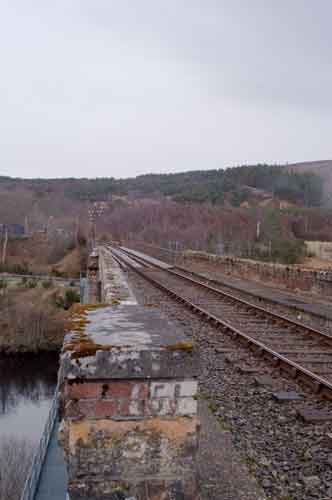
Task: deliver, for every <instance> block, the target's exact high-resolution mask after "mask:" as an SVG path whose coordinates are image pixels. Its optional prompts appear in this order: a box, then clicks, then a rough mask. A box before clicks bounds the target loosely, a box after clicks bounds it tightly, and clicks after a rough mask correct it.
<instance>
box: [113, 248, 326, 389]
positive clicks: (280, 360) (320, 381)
mask: <svg viewBox="0 0 332 500" xmlns="http://www.w3.org/2000/svg"><path fill="white" fill-rule="evenodd" d="M118 257H119V258H120V259H121V257H120V256H119V254H118ZM133 260H135V259H133ZM126 264H127V266H128V267H129V268H130V269H132V270H133V271H134V272H136V273H137V274H138V275H140V276H141V277H142V278H144V279H145V280H147V281H149V282H150V283H151V284H152V285H154V286H155V287H156V288H159V289H160V290H161V291H163V292H165V293H167V294H168V295H169V296H171V297H172V298H174V299H175V300H177V301H178V302H180V303H182V304H183V305H184V306H185V307H187V308H188V309H190V310H191V311H193V312H195V313H197V314H199V315H200V316H202V317H204V318H205V319H206V320H207V321H209V322H211V323H212V324H213V325H214V326H215V327H218V328H220V329H221V330H222V331H223V333H226V334H231V335H232V336H233V337H235V338H238V339H240V340H242V341H244V342H245V343H246V344H248V345H250V347H251V348H252V349H253V350H254V351H255V352H256V353H258V354H261V355H263V356H264V357H267V358H269V359H270V360H272V362H273V364H275V366H277V365H279V364H280V366H281V367H282V368H283V369H284V370H285V371H286V372H287V373H288V374H290V375H291V376H292V377H293V378H298V379H299V380H301V381H302V382H303V383H305V384H308V385H309V386H310V387H311V389H312V390H313V391H314V392H315V393H317V394H318V393H319V394H320V395H322V396H324V397H326V398H328V399H332V383H330V382H328V381H327V380H325V379H324V378H322V377H319V376H318V375H316V374H315V373H313V372H312V371H310V370H308V369H307V368H304V367H303V366H301V365H299V364H298V363H295V362H294V361H292V360H290V359H288V358H286V357H285V356H283V355H282V354H279V353H278V352H276V351H274V350H273V349H271V348H270V347H268V346H267V345H265V344H264V343H262V342H260V341H259V340H256V339H254V338H252V337H250V336H249V335H247V334H246V333H244V332H242V331H240V330H239V329H237V328H235V327H234V326H232V325H231V324H230V323H228V322H226V321H224V320H222V319H220V318H218V317H216V316H215V315H213V314H211V313H209V312H208V311H206V310H205V309H203V308H201V307H199V306H197V305H196V304H194V303H193V302H191V301H190V300H188V299H186V298H184V297H182V296H181V295H179V294H178V293H177V292H175V291H174V290H172V289H171V288H168V287H167V286H166V285H163V284H162V283H160V282H159V281H158V280H156V279H155V278H152V277H151V276H150V275H148V274H146V273H144V272H143V271H142V270H141V269H138V268H137V267H135V266H134V265H132V264H131V263H129V262H126ZM162 270H163V271H170V270H169V269H162ZM176 275H177V276H178V277H179V278H183V279H184V278H185V277H184V276H182V275H180V274H178V273H176ZM190 281H191V280H190ZM198 284H200V283H199V282H198ZM207 288H209V287H207ZM218 292H219V290H218ZM224 295H227V294H224ZM235 299H236V300H238V299H237V298H236V297H235ZM247 304H248V305H249V306H250V307H253V308H255V307H256V306H253V305H251V304H249V303H247ZM264 312H265V310H264ZM266 312H267V313H268V314H270V311H266ZM272 314H273V313H272ZM282 319H283V318H282ZM286 319H287V321H288V322H290V323H292V321H291V320H288V318H286ZM297 325H298V326H302V325H301V324H298V323H297ZM305 328H306V329H308V328H307V326H306V325H305ZM314 331H315V330H314ZM318 333H321V332H319V331H318ZM323 336H324V337H325V335H323ZM326 337H327V338H328V339H329V340H332V339H331V337H328V336H327V335H326ZM331 354H332V353H331Z"/></svg>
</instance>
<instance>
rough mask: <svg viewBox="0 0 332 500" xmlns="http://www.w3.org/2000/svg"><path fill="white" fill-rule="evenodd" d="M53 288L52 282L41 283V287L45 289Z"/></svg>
mask: <svg viewBox="0 0 332 500" xmlns="http://www.w3.org/2000/svg"><path fill="white" fill-rule="evenodd" d="M52 286H53V281H52V280H44V281H42V287H43V288H45V289H48V288H51V287H52Z"/></svg>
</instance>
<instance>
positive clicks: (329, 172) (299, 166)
mask: <svg viewBox="0 0 332 500" xmlns="http://www.w3.org/2000/svg"><path fill="white" fill-rule="evenodd" d="M288 169H289V170H291V171H293V172H313V173H315V174H316V175H319V176H320V177H321V178H322V179H323V193H324V202H325V203H328V204H329V205H330V206H332V160H322V161H311V162H309V161H307V162H302V163H293V164H291V165H288Z"/></svg>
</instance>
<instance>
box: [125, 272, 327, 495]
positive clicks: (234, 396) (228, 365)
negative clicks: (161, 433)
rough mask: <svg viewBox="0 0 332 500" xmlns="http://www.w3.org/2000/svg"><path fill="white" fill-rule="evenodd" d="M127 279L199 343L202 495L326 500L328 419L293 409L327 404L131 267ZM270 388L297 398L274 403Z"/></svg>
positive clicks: (138, 294)
mask: <svg viewBox="0 0 332 500" xmlns="http://www.w3.org/2000/svg"><path fill="white" fill-rule="evenodd" d="M129 278H130V282H131V286H132V288H133V291H134V293H135V295H136V297H137V299H138V301H139V302H140V303H142V304H146V305H147V304H149V307H151V304H154V306H155V307H159V308H160V309H161V310H162V312H163V313H164V314H165V315H166V316H167V317H168V319H169V320H170V321H173V322H174V323H176V326H177V327H178V328H179V327H180V328H182V330H183V332H184V333H185V334H186V335H187V336H188V337H191V338H193V339H194V340H195V345H196V348H197V349H198V350H199V355H200V356H199V358H200V380H199V382H200V396H199V411H200V418H201V423H202V431H201V439H200V447H199V457H198V462H199V463H198V472H199V475H200V482H201V491H202V500H207V499H209V500H214V499H220V500H221V499H222V500H242V499H247V500H251V499H252V500H263V499H276V500H293V499H294V500H314V499H319V500H328V499H332V449H331V448H329V443H328V440H327V439H326V434H327V433H328V432H329V431H330V422H325V423H322V424H319V425H318V424H303V423H302V421H300V420H299V418H298V416H297V410H298V409H299V408H302V407H304V406H305V407H312V408H315V409H324V410H328V411H331V412H332V403H331V402H329V401H324V400H321V399H319V398H318V397H316V396H315V395H314V394H312V393H311V392H308V391H307V390H306V389H305V387H303V386H299V385H298V384H297V383H296V382H295V381H294V380H292V379H288V378H287V377H286V376H285V375H284V374H282V373H280V372H279V371H278V370H277V369H276V368H273V367H271V366H270V365H269V364H268V363H267V362H266V361H265V360H264V359H262V358H259V357H255V356H254V355H253V354H252V353H251V352H250V351H248V350H247V349H245V348H243V347H241V346H240V344H239V343H237V342H234V341H233V340H232V339H231V338H230V337H227V336H224V335H223V334H222V333H221V332H220V331H218V330H216V329H215V328H213V327H212V326H210V325H209V324H207V323H204V322H203V321H202V320H200V319H199V318H198V317H197V316H195V315H194V314H193V313H191V312H190V311H188V310H186V309H184V308H183V306H181V305H179V304H178V303H176V302H174V301H173V300H172V299H170V298H168V297H167V296H166V295H165V294H163V293H162V292H160V291H159V290H157V289H155V288H153V286H152V285H151V284H150V283H148V282H146V281H144V280H142V278H139V277H137V276H136V275H134V274H132V273H130V275H129ZM224 351H229V352H224ZM241 367H242V368H243V367H244V368H245V369H246V370H247V371H245V370H242V371H241V370H240V369H239V368H241ZM248 368H251V369H253V368H255V370H256V373H250V372H249V370H248ZM262 375H268V376H269V377H270V384H264V383H261V381H262V378H261V377H262ZM271 378H272V381H271ZM263 382H264V379H263ZM276 391H296V392H298V393H301V394H303V395H304V400H303V401H289V402H278V401H277V400H276V399H275V398H274V397H273V393H274V392H276Z"/></svg>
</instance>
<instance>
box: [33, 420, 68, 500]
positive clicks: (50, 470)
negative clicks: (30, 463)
mask: <svg viewBox="0 0 332 500" xmlns="http://www.w3.org/2000/svg"><path fill="white" fill-rule="evenodd" d="M58 430H59V424H58V423H56V424H55V425H54V428H53V431H52V435H51V439H50V443H49V445H48V449H47V453H46V457H45V462H44V465H43V469H42V472H41V477H40V482H39V486H38V490H37V494H36V497H35V500H66V494H67V472H66V467H65V462H64V458H63V455H62V450H61V448H60V446H59V445H58Z"/></svg>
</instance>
